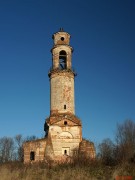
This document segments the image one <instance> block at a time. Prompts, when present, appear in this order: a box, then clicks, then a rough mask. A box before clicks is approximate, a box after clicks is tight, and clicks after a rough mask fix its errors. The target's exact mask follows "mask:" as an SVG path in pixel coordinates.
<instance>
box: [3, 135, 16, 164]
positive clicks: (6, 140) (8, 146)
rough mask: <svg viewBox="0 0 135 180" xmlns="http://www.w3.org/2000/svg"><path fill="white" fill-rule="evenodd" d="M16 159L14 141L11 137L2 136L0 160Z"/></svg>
mask: <svg viewBox="0 0 135 180" xmlns="http://www.w3.org/2000/svg"><path fill="white" fill-rule="evenodd" d="M13 159H14V141H13V139H12V138H10V137H3V138H0V162H7V161H11V160H13Z"/></svg>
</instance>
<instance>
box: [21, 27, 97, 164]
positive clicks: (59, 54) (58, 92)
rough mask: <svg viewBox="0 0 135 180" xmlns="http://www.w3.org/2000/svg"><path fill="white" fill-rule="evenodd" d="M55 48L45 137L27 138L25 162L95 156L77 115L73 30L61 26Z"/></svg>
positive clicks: (56, 34)
mask: <svg viewBox="0 0 135 180" xmlns="http://www.w3.org/2000/svg"><path fill="white" fill-rule="evenodd" d="M53 40H54V45H53V48H52V49H51V53H52V67H51V69H50V71H49V74H48V76H49V79H50V116H49V117H48V118H47V119H46V121H45V124H44V130H45V132H46V135H45V138H43V139H38V140H34V141H30V142H25V143H24V145H23V148H24V163H28V162H31V161H32V162H34V161H35V162H37V161H45V160H46V159H51V160H55V161H57V160H58V161H61V160H63V159H65V158H67V157H68V158H70V159H72V157H73V156H76V155H79V154H85V155H86V156H87V157H90V158H94V157H95V148H94V144H93V143H92V142H89V141H86V140H83V139H82V123H81V120H80V119H79V118H78V117H77V116H76V115H75V103H74V78H75V76H76V73H75V72H74V70H73V69H72V52H73V48H72V47H71V46H70V34H68V33H67V32H64V31H63V29H62V28H61V29H60V31H59V32H57V33H55V34H54V35H53Z"/></svg>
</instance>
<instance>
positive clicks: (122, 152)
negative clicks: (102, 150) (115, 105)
mask: <svg viewBox="0 0 135 180" xmlns="http://www.w3.org/2000/svg"><path fill="white" fill-rule="evenodd" d="M116 156H117V160H118V161H119V162H121V161H129V160H131V159H133V158H134V156H135V123H134V122H133V121H131V120H126V121H125V122H124V123H123V124H117V130H116Z"/></svg>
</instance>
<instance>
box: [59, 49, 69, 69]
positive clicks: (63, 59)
mask: <svg viewBox="0 0 135 180" xmlns="http://www.w3.org/2000/svg"><path fill="white" fill-rule="evenodd" d="M59 68H60V69H66V68H67V53H66V51H63V50H62V51H60V53H59Z"/></svg>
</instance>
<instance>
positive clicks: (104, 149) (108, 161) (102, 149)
mask: <svg viewBox="0 0 135 180" xmlns="http://www.w3.org/2000/svg"><path fill="white" fill-rule="evenodd" d="M114 147H115V146H114V144H113V142H112V141H111V140H110V139H109V138H107V139H104V140H103V141H102V143H100V144H99V146H98V149H99V154H98V155H99V157H100V159H101V161H102V162H103V164H105V165H112V164H113V163H114Z"/></svg>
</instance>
